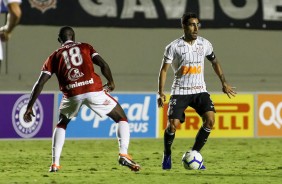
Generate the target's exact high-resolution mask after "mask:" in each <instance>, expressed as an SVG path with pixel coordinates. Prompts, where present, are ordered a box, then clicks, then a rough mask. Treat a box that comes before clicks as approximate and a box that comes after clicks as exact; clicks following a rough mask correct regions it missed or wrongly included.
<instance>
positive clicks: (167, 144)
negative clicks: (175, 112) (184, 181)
mask: <svg viewBox="0 0 282 184" xmlns="http://www.w3.org/2000/svg"><path fill="white" fill-rule="evenodd" d="M179 124H180V120H179V119H170V120H169V121H168V124H167V127H166V129H165V131H164V153H163V160H162V168H163V169H165V170H167V169H171V146H172V143H173V140H174V138H175V132H176V127H177V126H178V125H179Z"/></svg>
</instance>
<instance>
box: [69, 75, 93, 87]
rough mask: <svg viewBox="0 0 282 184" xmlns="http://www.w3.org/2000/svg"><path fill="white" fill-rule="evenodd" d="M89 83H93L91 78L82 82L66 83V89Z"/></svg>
mask: <svg viewBox="0 0 282 184" xmlns="http://www.w3.org/2000/svg"><path fill="white" fill-rule="evenodd" d="M89 84H94V80H93V78H91V79H90V80H86V81H82V82H75V83H72V84H68V85H66V89H67V90H70V89H73V88H77V87H80V86H86V85H89Z"/></svg>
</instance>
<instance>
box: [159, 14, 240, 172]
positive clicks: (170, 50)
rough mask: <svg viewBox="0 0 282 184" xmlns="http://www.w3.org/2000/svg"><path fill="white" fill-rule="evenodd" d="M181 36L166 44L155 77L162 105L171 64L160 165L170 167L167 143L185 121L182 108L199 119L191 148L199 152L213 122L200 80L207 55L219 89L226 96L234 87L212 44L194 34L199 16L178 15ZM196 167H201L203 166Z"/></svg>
mask: <svg viewBox="0 0 282 184" xmlns="http://www.w3.org/2000/svg"><path fill="white" fill-rule="evenodd" d="M181 23H182V28H183V31H184V35H183V36H182V37H180V38H178V39H176V40H174V41H172V42H171V43H170V44H169V45H167V46H166V48H165V52H164V57H163V60H162V65H161V68H160V72H159V78H158V88H159V89H158V94H159V98H158V106H159V107H163V105H164V102H165V101H166V96H165V94H164V86H165V82H166V76H167V70H168V68H169V67H170V66H171V67H172V69H173V71H174V81H173V84H172V87H171V97H170V100H169V108H168V112H167V114H168V122H167V127H166V129H165V131H164V153H163V160H162V168H163V169H164V170H168V169H171V167H172V166H171V165H172V164H171V146H172V143H173V140H174V137H175V132H176V127H177V126H179V125H180V124H181V123H183V122H184V121H185V114H184V111H185V109H186V108H187V107H188V106H190V107H192V108H194V109H195V110H196V112H197V113H198V114H199V115H200V116H201V118H202V120H203V125H202V127H201V128H200V129H199V131H198V134H197V136H196V139H195V143H194V145H193V147H192V150H196V151H198V152H200V150H201V149H202V147H203V146H204V144H205V143H206V141H207V139H208V136H209V134H210V132H211V130H212V128H213V125H214V121H215V118H214V113H215V109H214V105H213V102H212V100H211V99H210V95H209V93H208V92H207V89H206V83H205V81H204V73H203V72H204V61H205V58H207V59H208V60H209V61H210V62H211V64H212V67H213V69H214V71H215V73H216V74H217V75H218V77H219V79H220V81H221V84H222V91H223V92H224V93H226V94H227V96H228V97H229V98H231V96H235V94H236V92H235V91H234V87H231V86H230V85H229V84H228V83H227V82H226V80H225V77H224V75H223V71H222V68H221V66H220V64H219V62H218V59H217V58H216V56H215V54H214V51H213V47H212V44H211V43H210V42H209V41H208V40H207V39H205V38H203V37H200V36H198V31H199V26H200V23H199V19H198V17H197V15H196V14H195V13H191V12H188V13H185V14H183V16H182V18H181ZM200 169H205V166H203V167H202V168H200Z"/></svg>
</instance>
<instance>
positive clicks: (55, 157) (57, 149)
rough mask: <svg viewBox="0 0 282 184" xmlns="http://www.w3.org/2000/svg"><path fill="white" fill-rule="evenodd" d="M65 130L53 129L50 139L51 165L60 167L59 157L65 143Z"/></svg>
mask: <svg viewBox="0 0 282 184" xmlns="http://www.w3.org/2000/svg"><path fill="white" fill-rule="evenodd" d="M65 136H66V130H65V129H63V128H55V130H54V132H53V137H52V163H53V164H56V165H58V166H59V165H60V156H61V153H62V149H63V146H64V143H65Z"/></svg>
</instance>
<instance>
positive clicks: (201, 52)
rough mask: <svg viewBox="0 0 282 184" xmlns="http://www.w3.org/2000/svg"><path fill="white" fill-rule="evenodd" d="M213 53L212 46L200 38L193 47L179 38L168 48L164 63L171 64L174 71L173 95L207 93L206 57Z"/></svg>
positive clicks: (182, 38)
mask: <svg viewBox="0 0 282 184" xmlns="http://www.w3.org/2000/svg"><path fill="white" fill-rule="evenodd" d="M212 52H213V47H212V44H211V43H210V42H209V41H208V40H207V39H205V38H203V37H200V36H198V37H197V39H196V40H195V42H194V43H193V45H190V44H188V43H187V42H186V41H184V37H181V38H178V39H176V40H174V41H173V42H171V43H170V44H169V45H167V46H166V48H165V52H164V59H163V62H165V63H170V64H171V67H172V69H173V71H174V81H173V84H172V87H171V95H187V94H197V93H201V92H207V90H206V83H205V80H204V61H205V57H206V56H208V55H210V54H211V53H212Z"/></svg>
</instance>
